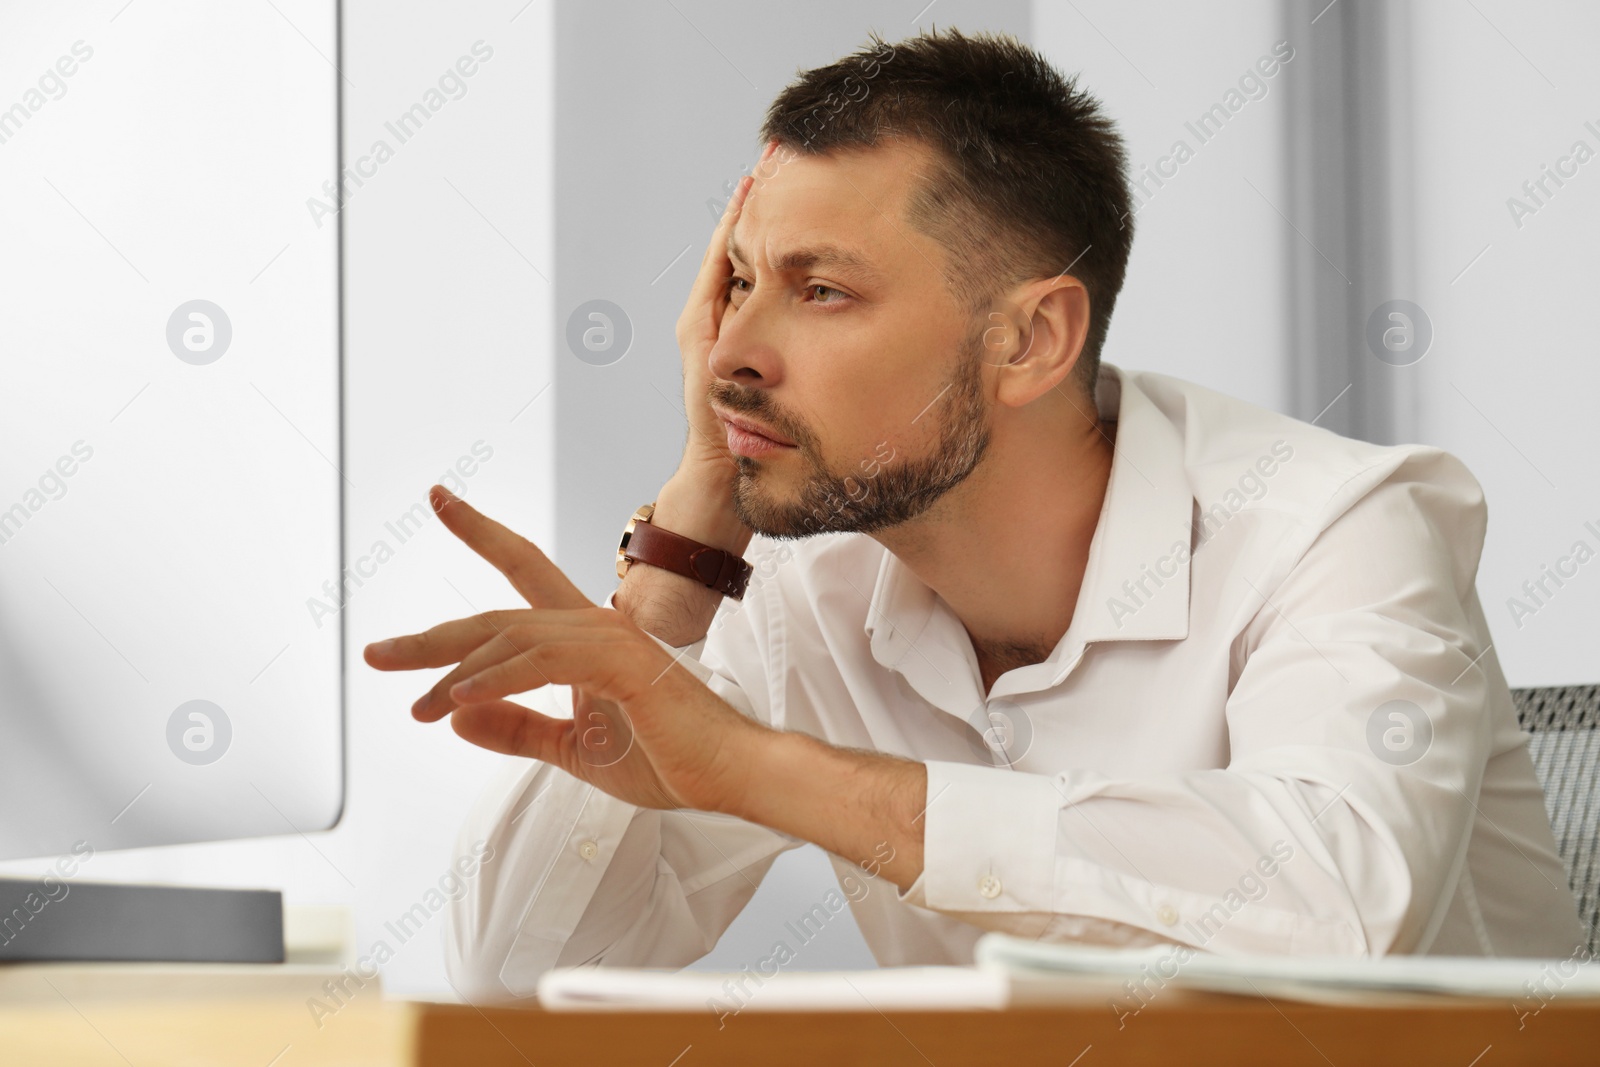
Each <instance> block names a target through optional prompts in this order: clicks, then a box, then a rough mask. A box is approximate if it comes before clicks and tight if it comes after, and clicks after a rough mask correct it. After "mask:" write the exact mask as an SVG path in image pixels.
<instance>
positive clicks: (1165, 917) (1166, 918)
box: [1156, 904, 1178, 926]
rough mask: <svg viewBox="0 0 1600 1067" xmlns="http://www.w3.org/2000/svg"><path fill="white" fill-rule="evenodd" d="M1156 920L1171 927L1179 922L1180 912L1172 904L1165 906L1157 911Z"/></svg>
mask: <svg viewBox="0 0 1600 1067" xmlns="http://www.w3.org/2000/svg"><path fill="white" fill-rule="evenodd" d="M1156 918H1158V919H1160V920H1161V921H1162V922H1164V923H1166V924H1167V925H1168V926H1171V925H1172V924H1173V923H1175V922H1177V921H1178V912H1177V909H1175V908H1174V907H1173V906H1172V905H1171V904H1163V905H1161V907H1159V908H1157V909H1156Z"/></svg>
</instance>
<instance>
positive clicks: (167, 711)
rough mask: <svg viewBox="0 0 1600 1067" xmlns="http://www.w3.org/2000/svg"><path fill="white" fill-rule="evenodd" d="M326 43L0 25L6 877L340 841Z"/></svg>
mask: <svg viewBox="0 0 1600 1067" xmlns="http://www.w3.org/2000/svg"><path fill="white" fill-rule="evenodd" d="M338 15H339V12H338V5H337V4H336V3H335V0H273V2H272V3H260V4H256V3H252V4H233V3H228V4H219V3H214V2H210V0H136V2H133V3H123V2H122V0H111V2H108V3H100V4H88V5H85V4H15V5H8V6H7V8H6V10H5V13H4V15H3V16H0V18H3V22H4V29H3V32H0V70H5V71H7V72H9V74H10V76H9V77H8V78H7V79H6V80H5V82H4V84H3V85H0V233H3V234H4V236H3V238H0V737H3V739H4V740H3V743H0V858H17V857H58V856H61V857H69V856H71V855H73V854H74V852H75V850H77V851H78V852H80V853H81V851H82V850H83V849H85V848H88V849H92V850H95V851H100V850H106V849H125V848H132V847H136V846H148V845H160V844H170V843H177V842H191V841H205V840H215V839H223V838H240V837H251V836H258V835H268V834H287V833H295V832H302V833H303V832H308V831H315V830H321V829H326V828H328V827H331V826H332V825H334V824H335V823H336V822H337V821H338V819H339V815H340V810H341V808H342V804H343V789H344V773H343V764H344V758H343V732H344V731H343V722H344V717H343V693H342V690H343V684H344V683H343V670H342V662H343V659H342V657H343V646H344V627H343V622H344V612H343V607H344V604H345V603H346V602H347V601H348V599H349V597H350V596H351V595H352V594H353V593H354V592H355V591H357V589H358V584H357V583H358V581H359V576H358V575H346V574H344V573H343V572H342V552H341V532H342V531H341V515H342V499H343V493H344V490H346V489H349V488H352V487H353V486H352V482H351V480H350V477H349V471H348V470H344V469H343V466H342V454H343V450H342V447H341V419H340V409H341V378H342V375H341V371H342V365H341V343H340V340H341V339H340V333H341V329H340V326H341V317H340V259H341V256H340V226H339V220H340V214H339V209H340V208H341V207H342V205H343V202H344V201H345V200H347V199H348V192H349V191H350V190H351V189H353V186H351V185H350V184H349V183H348V182H345V183H342V184H343V188H342V189H341V188H340V186H341V176H340V165H341V163H340V152H339V100H340V85H341V79H342V75H341V74H340V73H339V72H338V70H337V69H336V66H335V64H336V63H337V62H338V55H339V51H338ZM85 876H90V875H89V874H88V872H85Z"/></svg>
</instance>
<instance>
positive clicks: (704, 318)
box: [678, 141, 778, 485]
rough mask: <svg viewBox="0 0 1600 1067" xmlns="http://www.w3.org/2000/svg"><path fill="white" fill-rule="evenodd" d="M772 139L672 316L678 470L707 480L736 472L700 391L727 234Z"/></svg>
mask: <svg viewBox="0 0 1600 1067" xmlns="http://www.w3.org/2000/svg"><path fill="white" fill-rule="evenodd" d="M777 145H778V142H776V141H769V142H768V143H767V146H766V148H765V149H763V150H762V153H761V158H760V159H759V160H757V162H756V165H755V167H754V168H753V170H752V172H751V173H750V174H747V175H745V176H744V177H743V178H740V179H739V184H738V186H737V187H736V188H735V189H734V191H733V196H731V197H730V198H729V199H728V204H727V206H726V207H725V208H723V210H722V218H721V219H719V220H718V222H717V228H716V231H715V232H714V233H712V235H711V243H710V244H709V245H707V246H706V254H705V256H704V257H703V258H702V259H701V261H700V273H699V274H698V275H697V276H696V277H695V280H694V286H693V288H692V289H691V290H690V292H689V300H688V303H686V304H685V305H684V308H683V314H682V315H680V316H679V317H678V351H679V352H680V353H681V354H682V356H683V402H684V413H685V414H686V415H687V416H688V419H689V439H688V441H687V443H686V444H685V445H684V453H683V462H682V464H681V466H680V468H679V469H680V472H683V473H687V474H691V475H696V476H698V475H702V474H704V475H707V476H708V477H709V478H710V480H712V481H715V480H718V479H720V480H722V481H726V482H728V483H729V484H730V485H731V483H732V479H733V475H734V473H735V471H736V469H737V468H736V467H735V466H734V462H733V459H732V457H731V455H730V453H729V452H728V445H727V435H726V432H725V431H724V429H723V425H722V421H721V420H720V419H718V418H717V416H716V413H715V412H713V411H712V410H711V405H710V404H709V403H708V402H707V400H706V391H707V389H709V388H710V385H711V349H712V347H713V346H714V345H715V344H716V343H717V336H718V333H719V332H720V330H721V328H722V316H723V314H724V312H726V311H727V309H728V282H729V279H730V278H731V277H732V276H733V264H732V262H731V261H730V260H729V259H728V236H729V235H730V234H731V233H733V227H734V225H735V224H736V223H737V222H738V221H739V213H740V210H741V209H742V208H743V207H744V202H745V200H746V199H747V197H748V196H749V191H750V188H751V186H752V185H753V184H754V183H755V181H757V180H758V179H759V180H762V181H765V180H766V179H768V178H770V177H771V176H772V175H773V174H774V173H775V172H776V164H775V163H772V162H769V161H771V160H772V159H773V154H774V151H775V150H776V148H777Z"/></svg>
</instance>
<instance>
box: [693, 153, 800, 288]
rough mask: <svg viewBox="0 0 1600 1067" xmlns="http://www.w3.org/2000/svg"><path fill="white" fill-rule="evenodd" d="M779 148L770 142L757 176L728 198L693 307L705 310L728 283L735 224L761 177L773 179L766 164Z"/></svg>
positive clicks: (747, 179)
mask: <svg viewBox="0 0 1600 1067" xmlns="http://www.w3.org/2000/svg"><path fill="white" fill-rule="evenodd" d="M777 147H778V142H777V141H768V142H767V144H766V147H765V148H763V149H762V152H761V159H760V160H758V161H757V163H756V166H755V173H753V174H747V175H745V176H744V177H742V178H740V179H739V184H738V185H737V186H735V187H734V190H733V195H732V196H731V197H729V198H728V203H727V204H726V205H725V206H724V207H723V209H722V217H721V218H719V219H718V220H717V228H716V229H715V230H714V231H713V232H712V234H711V243H710V244H708V245H707V246H706V254H705V256H704V257H703V258H702V259H701V260H700V273H699V275H698V276H697V277H696V278H695V281H694V287H693V289H692V290H691V293H690V305H691V306H694V305H700V306H704V305H706V304H710V303H711V302H712V301H714V300H715V299H716V298H717V297H719V296H720V295H722V294H721V289H722V286H723V285H724V283H725V282H726V280H727V278H728V275H729V274H730V271H729V269H728V268H729V263H728V235H729V234H731V233H732V232H733V227H734V225H735V223H737V222H738V221H739V213H740V211H741V210H743V208H744V202H745V200H746V199H748V197H749V194H750V187H751V186H752V185H753V184H754V182H755V179H756V177H757V176H758V175H759V176H760V177H762V179H763V180H766V179H767V178H769V177H770V176H771V175H770V174H767V173H764V166H763V165H764V164H766V163H767V161H768V160H769V159H770V158H771V157H772V154H773V152H774V150H775V149H776V148H777Z"/></svg>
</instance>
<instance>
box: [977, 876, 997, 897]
mask: <svg viewBox="0 0 1600 1067" xmlns="http://www.w3.org/2000/svg"><path fill="white" fill-rule="evenodd" d="M978 892H979V893H981V894H983V896H984V899H986V900H993V899H994V898H995V897H997V896H999V895H1000V879H998V878H996V877H995V876H994V875H992V874H986V875H984V876H983V877H982V878H979V879H978Z"/></svg>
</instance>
